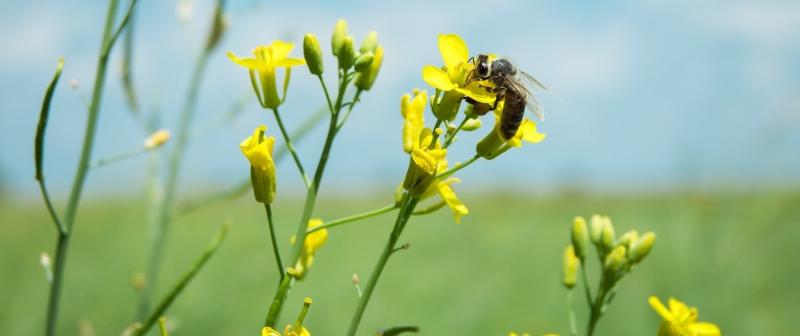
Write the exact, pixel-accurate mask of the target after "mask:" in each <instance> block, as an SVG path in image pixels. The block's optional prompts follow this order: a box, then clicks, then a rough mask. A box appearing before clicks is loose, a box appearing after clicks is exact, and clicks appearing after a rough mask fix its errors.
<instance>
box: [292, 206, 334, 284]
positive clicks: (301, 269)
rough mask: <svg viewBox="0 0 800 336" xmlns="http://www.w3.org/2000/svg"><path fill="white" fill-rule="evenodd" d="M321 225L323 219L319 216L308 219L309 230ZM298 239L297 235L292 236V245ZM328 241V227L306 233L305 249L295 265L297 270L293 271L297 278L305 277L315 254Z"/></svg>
mask: <svg viewBox="0 0 800 336" xmlns="http://www.w3.org/2000/svg"><path fill="white" fill-rule="evenodd" d="M320 225H322V220H321V219H319V218H313V219H311V220H309V221H308V229H309V230H310V229H313V228H315V227H318V226H320ZM296 239H297V238H296V237H295V236H292V238H291V239H290V242H291V243H292V245H294V243H295V240H296ZM327 241H328V229H322V230H317V231H314V232H312V233H310V234H308V235H306V241H305V243H303V250H302V251H301V253H300V260H298V261H297V265H295V266H294V270H295V272H293V273H292V275H293V276H294V277H295V278H297V279H300V280H302V279H303V278H304V277H305V275H306V272H307V271H308V269H310V268H311V265H312V264H313V263H314V255H315V254H317V251H319V249H320V248H322V245H325V242H327Z"/></svg>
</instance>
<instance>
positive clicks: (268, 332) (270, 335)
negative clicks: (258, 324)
mask: <svg viewBox="0 0 800 336" xmlns="http://www.w3.org/2000/svg"><path fill="white" fill-rule="evenodd" d="M261 336H281V333H279V332H278V331H277V330H275V329H272V328H270V327H264V328H263V329H261Z"/></svg>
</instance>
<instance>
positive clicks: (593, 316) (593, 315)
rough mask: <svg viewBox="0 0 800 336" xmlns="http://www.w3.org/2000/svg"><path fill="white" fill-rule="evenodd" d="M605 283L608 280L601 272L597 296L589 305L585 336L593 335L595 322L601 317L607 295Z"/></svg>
mask: <svg viewBox="0 0 800 336" xmlns="http://www.w3.org/2000/svg"><path fill="white" fill-rule="evenodd" d="M607 282H608V280H607V277H606V272H603V275H602V276H601V277H600V286H599V287H598V289H597V296H595V298H594V302H593V303H592V305H591V310H590V313H589V323H588V325H587V327H586V330H587V332H586V335H587V336H592V335H593V334H594V330H595V327H597V322H599V321H600V317H602V316H603V304H604V302H605V299H606V294H607V293H608V283H607Z"/></svg>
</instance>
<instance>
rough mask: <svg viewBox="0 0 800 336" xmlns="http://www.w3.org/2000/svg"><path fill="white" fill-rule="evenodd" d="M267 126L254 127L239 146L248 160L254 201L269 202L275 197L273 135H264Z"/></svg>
mask: <svg viewBox="0 0 800 336" xmlns="http://www.w3.org/2000/svg"><path fill="white" fill-rule="evenodd" d="M266 131H267V126H265V125H261V126H258V127H256V129H255V131H253V135H252V136H249V137H247V138H246V139H244V141H242V143H241V144H240V145H239V147H240V148H241V149H242V153H244V156H245V157H246V158H247V160H248V161H250V182H251V183H252V184H253V194H254V195H255V198H256V201H257V202H261V203H264V204H270V203H272V201H273V200H274V199H275V161H274V160H273V159H272V150H273V147H274V146H275V137H266V136H264V133H265V132H266Z"/></svg>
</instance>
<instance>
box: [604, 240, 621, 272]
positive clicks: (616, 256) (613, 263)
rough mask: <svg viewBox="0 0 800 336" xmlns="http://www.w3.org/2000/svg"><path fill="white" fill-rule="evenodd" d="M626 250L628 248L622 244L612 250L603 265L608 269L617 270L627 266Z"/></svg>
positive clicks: (610, 270)
mask: <svg viewBox="0 0 800 336" xmlns="http://www.w3.org/2000/svg"><path fill="white" fill-rule="evenodd" d="M626 250H627V249H626V248H625V246H622V245H620V246H617V247H615V248H614V249H613V250H611V253H609V254H608V255H607V256H606V260H605V262H604V263H603V267H605V269H606V271H609V272H616V271H619V270H620V269H622V267H623V266H625V263H626V262H627V259H626V257H625V254H626Z"/></svg>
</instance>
